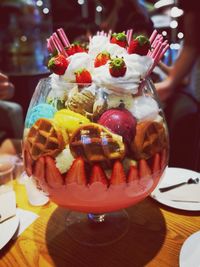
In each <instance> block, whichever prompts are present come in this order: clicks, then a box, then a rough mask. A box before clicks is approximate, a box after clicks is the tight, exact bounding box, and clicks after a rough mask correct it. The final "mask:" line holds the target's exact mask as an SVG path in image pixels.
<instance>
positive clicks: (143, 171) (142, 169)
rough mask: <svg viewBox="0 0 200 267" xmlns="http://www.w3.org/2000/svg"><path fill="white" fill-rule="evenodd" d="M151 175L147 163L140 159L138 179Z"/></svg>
mask: <svg viewBox="0 0 200 267" xmlns="http://www.w3.org/2000/svg"><path fill="white" fill-rule="evenodd" d="M150 175H151V169H150V168H149V165H148V163H147V162H146V160H145V159H141V160H140V161H139V176H140V178H143V177H146V176H150Z"/></svg>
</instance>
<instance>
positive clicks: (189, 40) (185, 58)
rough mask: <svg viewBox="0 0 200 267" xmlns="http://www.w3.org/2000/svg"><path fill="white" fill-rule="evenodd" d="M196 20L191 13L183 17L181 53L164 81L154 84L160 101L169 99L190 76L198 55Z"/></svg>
mask: <svg viewBox="0 0 200 267" xmlns="http://www.w3.org/2000/svg"><path fill="white" fill-rule="evenodd" d="M196 19H197V18H196V17H195V15H194V14H193V13H188V14H186V15H185V20H184V23H185V25H186V27H185V41H184V45H183V48H182V51H181V53H180V55H179V57H178V59H177V60H176V62H175V64H174V66H172V68H171V69H170V71H169V75H168V77H167V78H166V80H164V81H162V82H160V83H158V84H156V89H157V93H158V95H159V97H160V99H161V100H162V101H165V100H166V99H167V98H169V97H170V96H171V95H172V94H173V93H174V92H175V89H176V88H178V86H179V85H180V84H181V83H182V81H183V80H184V78H185V77H186V76H187V75H188V74H190V71H191V70H192V67H193V65H194V63H195V61H196V59H197V57H198V55H199V48H198V40H197V39H196V38H198V37H197V33H196V29H197V27H196V23H197V21H196Z"/></svg>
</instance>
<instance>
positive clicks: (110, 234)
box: [66, 210, 129, 246]
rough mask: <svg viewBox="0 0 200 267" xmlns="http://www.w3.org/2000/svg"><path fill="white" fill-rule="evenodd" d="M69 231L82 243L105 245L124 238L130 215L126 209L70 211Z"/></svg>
mask: <svg viewBox="0 0 200 267" xmlns="http://www.w3.org/2000/svg"><path fill="white" fill-rule="evenodd" d="M66 223H67V232H68V234H69V235H70V237H71V238H72V239H73V240H75V241H77V242H78V243H80V244H82V245H87V246H105V245H109V244H112V243H114V242H116V241H117V240H119V239H120V238H122V237H123V236H124V235H125V234H126V233H127V231H128V228H129V216H128V213H127V212H126V211H125V210H120V211H115V212H110V213H105V214H91V213H90V214H86V213H79V212H73V211H72V212H70V213H69V215H68V216H67V220H66Z"/></svg>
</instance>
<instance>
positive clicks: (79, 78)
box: [75, 69, 92, 84]
mask: <svg viewBox="0 0 200 267" xmlns="http://www.w3.org/2000/svg"><path fill="white" fill-rule="evenodd" d="M75 76H76V82H77V83H79V84H81V83H91V82H92V77H91V74H90V72H89V71H88V70H86V69H79V70H77V71H76V72H75Z"/></svg>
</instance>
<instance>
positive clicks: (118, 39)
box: [110, 32, 127, 48]
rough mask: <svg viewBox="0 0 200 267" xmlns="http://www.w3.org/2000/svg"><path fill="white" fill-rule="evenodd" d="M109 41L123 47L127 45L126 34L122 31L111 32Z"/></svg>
mask: <svg viewBox="0 0 200 267" xmlns="http://www.w3.org/2000/svg"><path fill="white" fill-rule="evenodd" d="M110 43H112V44H117V45H119V46H121V47H124V48H125V47H126V46H127V38H126V34H125V33H124V32H120V33H113V34H112V36H111V38H110Z"/></svg>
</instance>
